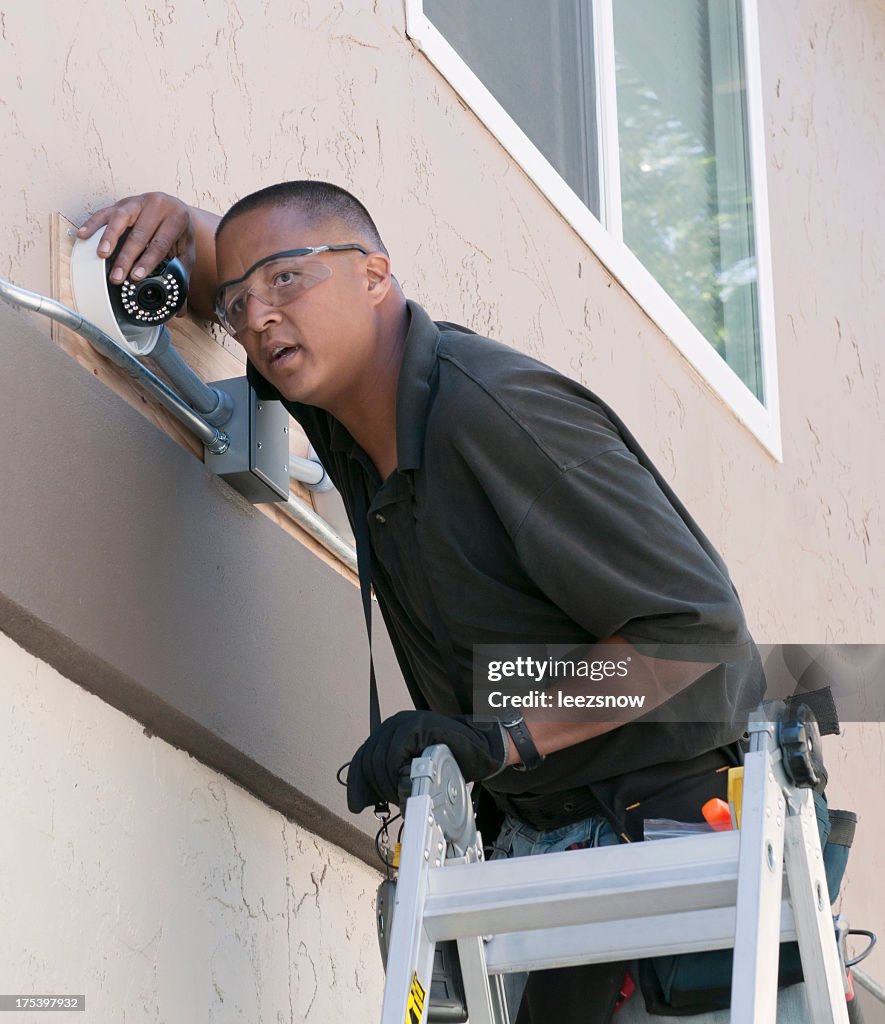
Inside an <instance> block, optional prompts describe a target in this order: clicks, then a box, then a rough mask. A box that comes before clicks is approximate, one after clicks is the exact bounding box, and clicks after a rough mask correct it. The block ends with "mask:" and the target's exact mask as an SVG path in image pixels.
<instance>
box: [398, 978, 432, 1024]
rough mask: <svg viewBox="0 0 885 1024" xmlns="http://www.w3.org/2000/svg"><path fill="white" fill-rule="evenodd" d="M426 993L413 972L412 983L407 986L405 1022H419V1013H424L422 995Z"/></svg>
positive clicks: (414, 1023)
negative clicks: (407, 996) (407, 999)
mask: <svg viewBox="0 0 885 1024" xmlns="http://www.w3.org/2000/svg"><path fill="white" fill-rule="evenodd" d="M426 995H427V993H426V992H425V990H424V987H423V986H422V984H421V982H420V981H418V975H417V974H413V975H412V984H411V987H410V988H409V1001H408V1002H407V1003H406V1020H405V1024H421V1015H422V1014H423V1013H424V997H425V996H426ZM400 1005H402V1004H400Z"/></svg>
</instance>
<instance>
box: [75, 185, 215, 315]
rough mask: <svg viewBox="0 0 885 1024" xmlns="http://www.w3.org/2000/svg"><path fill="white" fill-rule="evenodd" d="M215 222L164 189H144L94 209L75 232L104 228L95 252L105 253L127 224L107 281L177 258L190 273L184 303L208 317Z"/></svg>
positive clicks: (87, 235) (136, 276)
mask: <svg viewBox="0 0 885 1024" xmlns="http://www.w3.org/2000/svg"><path fill="white" fill-rule="evenodd" d="M218 220H219V218H218V217H217V216H216V215H215V214H212V213H207V212H206V211H205V210H198V209H196V208H194V207H190V206H188V205H187V204H186V203H183V202H182V201H181V200H180V199H176V198H175V196H170V195H166V193H165V192H146V193H144V194H143V195H139V196H127V197H126V198H125V199H119V200H118V201H117V202H116V203H114V204H113V205H112V206H105V207H103V208H102V209H101V210H96V212H95V213H93V214H92V216H91V217H90V218H89V219H88V220H87V221H86V222H85V224H83V226H82V227H81V228H80V229H79V231H78V232H77V235H78V236H79V237H80V238H90V237H91V236H92V235H93V234H94V233H95V232H96V231H98V230H99V229H100V228H102V227H104V232H103V234H102V236H101V239H100V240H99V244H98V254H99V256H101V257H108V256H110V255H111V253H112V252H113V251H114V249H115V248H116V246H117V243H118V242H119V240H120V236H121V235H122V234H123V232H124V231H125V230H126V229H127V228H131V230H130V232H129V235H128V237H127V238H126V241H125V243H124V244H123V246H122V248H121V249H120V252H119V253H118V254H117V257H116V259H115V261H114V266H113V268H112V269H111V280H112V281H113V282H114V283H115V284H119V283H121V282H122V281H124V280H125V279H126V278H127V277H131V278H133V279H134V280H136V281H137V280H140V279H141V278H143V277H146V276H147V275H148V274H149V273H150V272H151V271H152V270H153V269H154V267H156V266H157V265H158V264H159V263H160V262H161V261H162V260H164V259H167V258H169V257H172V256H177V257H178V258H179V259H180V260H181V262H182V263H183V264H184V266H185V268H186V269H187V270H188V271H189V272H190V285H189V291H188V306H189V307H190V309H191V310H192V311H193V312H194V313H196V314H197V315H198V316H201V317H204V318H206V319H210V318H211V317H212V315H213V313H212V297H213V293H214V291H215V285H216V274H215V228H216V226H217V224H218Z"/></svg>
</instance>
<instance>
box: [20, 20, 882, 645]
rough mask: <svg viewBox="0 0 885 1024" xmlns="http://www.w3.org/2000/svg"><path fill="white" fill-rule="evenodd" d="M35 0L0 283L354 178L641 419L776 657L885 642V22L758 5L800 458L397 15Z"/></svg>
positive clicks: (779, 288)
mask: <svg viewBox="0 0 885 1024" xmlns="http://www.w3.org/2000/svg"><path fill="white" fill-rule="evenodd" d="M41 6H42V5H41V4H25V3H23V2H21V0H18V2H15V3H13V4H12V5H11V6H10V5H7V8H6V10H5V12H4V14H3V18H2V21H0V32H2V37H0V58H2V59H0V97H2V100H0V136H2V137H3V138H4V140H5V144H4V148H5V151H6V159H5V160H4V164H3V169H2V171H0V174H2V178H3V180H2V185H3V193H2V194H3V199H2V203H3V217H2V223H0V271H2V272H3V273H4V274H6V275H8V276H10V277H12V278H13V279H15V280H17V281H19V282H21V283H23V284H26V285H28V286H31V287H33V288H35V289H39V288H41V287H42V288H46V287H47V286H48V261H47V255H46V254H47V223H48V218H47V214H48V212H49V211H51V210H52V209H60V210H62V212H64V213H66V214H67V215H69V216H71V217H72V218H74V219H75V220H76V219H81V218H82V217H83V216H84V215H85V213H86V212H87V210H89V209H91V208H94V207H95V206H97V205H101V204H104V203H105V202H108V201H110V200H112V199H113V198H114V197H117V196H120V195H124V194H128V193H130V192H133V191H138V190H143V189H146V188H161V189H166V190H168V191H172V192H175V193H178V194H180V195H182V196H183V197H184V198H186V199H187V200H189V201H192V202H196V203H198V204H202V205H204V206H206V207H209V208H214V209H216V210H222V209H224V208H225V207H226V205H227V204H229V202H230V201H231V200H233V199H234V198H235V197H237V196H238V195H240V194H242V193H244V192H246V191H249V190H251V189H253V188H255V187H258V186H261V185H263V184H267V183H269V182H272V181H276V180H280V179H283V178H286V177H292V176H298V175H311V176H325V177H328V178H330V179H332V180H335V181H338V182H340V183H342V184H344V185H346V186H349V187H352V188H353V189H355V190H356V191H357V193H359V194H360V195H361V196H362V197H364V198H365V199H366V201H367V202H368V204H369V206H370V208H371V209H372V210H373V212H374V213H375V215H376V218H377V220H378V222H379V224H380V227H381V230H382V233H383V234H384V236H385V238H386V240H387V242H388V246H389V247H390V248H391V251H392V252H393V255H394V264H395V268H396V270H397V271H398V273H399V276H400V278H401V280H402V281H403V283H404V286H405V288H406V290H407V291H408V292H410V293H411V294H412V295H414V296H415V297H417V298H418V299H420V300H421V301H423V302H424V303H425V304H426V305H427V307H428V308H429V309H430V310H431V312H433V313H434V314H436V315H439V316H443V315H445V316H448V317H451V318H454V319H461V320H463V321H465V322H467V323H469V324H470V325H472V326H473V327H475V328H477V329H479V330H483V331H489V332H491V333H494V334H495V335H497V336H499V337H501V338H502V339H503V340H506V341H509V342H512V343H513V344H515V345H517V346H519V347H521V348H524V349H526V350H528V351H530V352H532V353H534V354H537V355H540V356H542V357H543V358H545V359H547V360H548V361H550V362H553V363H554V364H555V365H557V366H558V367H560V368H561V369H563V370H565V371H567V372H569V373H571V374H573V375H575V376H577V377H579V378H581V379H582V380H583V381H586V382H587V383H588V384H590V385H591V386H593V387H594V388H595V389H596V390H598V391H599V392H600V393H602V394H603V395H604V396H605V397H607V398H608V399H609V400H610V401H611V402H612V403H613V404H614V405H615V406H616V408H618V409H619V411H621V412H622V414H623V415H624V416H625V417H626V418H627V419H628V421H629V422H630V424H631V426H632V427H633V428H634V429H635V432H636V433H637V434H638V436H639V437H640V440H642V441H644V443H645V444H646V445H647V446H648V448H649V450H650V452H651V453H652V454H653V456H654V457H655V458H656V459H657V461H658V462H659V463H660V465H661V467H662V468H663V470H664V471H665V472H666V473H667V475H668V476H669V477H670V478H671V479H672V480H673V481H674V483H675V484H676V486H677V489H678V491H679V493H680V494H681V495H682V496H683V497H684V499H685V500H686V502H687V503H688V505H689V507H690V508H691V509H692V510H693V512H694V513H695V514H696V515H697V517H698V518H699V519H700V521H701V522H702V523H703V525H704V526H705V527H706V529H707V530H708V531H709V533H710V534H711V535H712V537H713V538H714V539H715V540H716V542H717V543H718V544H719V545H720V547H721V548H722V549H723V551H724V552H725V554H726V556H727V558H728V561H729V565H730V566H731V568H732V571H733V574H734V576H735V577H736V579H737V581H738V584H739V586H740V589H741V592H742V594H743V595H744V598H745V603H746V605H747V609H748V613H749V616H750V618H751V620H752V622H753V623H754V625H755V627H756V630H757V633H758V634H759V637H760V639H762V640H766V641H772V642H776V641H792V642H808V641H809V640H812V639H823V638H824V636H828V637H830V638H832V639H837V640H851V641H855V642H858V641H875V640H881V639H883V636H882V624H881V619H880V620H879V621H878V623H877V621H876V618H875V616H876V614H877V613H879V614H881V613H880V608H881V604H882V595H881V569H882V554H881V550H880V549H877V546H876V542H877V540H878V539H879V538H881V536H882V534H883V527H882V518H881V517H882V514H881V511H880V509H879V503H878V501H877V500H876V498H877V496H878V495H880V494H881V493H882V490H883V484H885V468H883V463H882V460H881V459H874V458H872V454H873V453H872V451H871V450H870V448H869V447H868V446H865V444H864V440H865V438H870V437H881V436H882V434H883V428H885V422H883V417H885V413H883V411H882V410H883V405H882V402H881V401H880V397H881V387H882V357H881V355H880V353H879V351H878V350H877V347H876V346H875V338H876V336H877V331H878V325H879V324H880V323H881V322H882V319H883V311H885V310H883V307H885V296H883V293H882V290H881V288H879V287H877V285H878V283H879V281H880V279H881V275H882V264H883V252H882V241H881V239H882V235H883V232H882V230H881V227H882V222H883V217H885V211H883V200H882V198H881V192H880V189H879V187H878V183H877V180H876V174H875V172H874V168H876V167H877V166H880V165H881V163H882V161H883V156H885V154H883V149H885V141H883V138H882V135H881V133H880V132H878V130H877V117H878V114H877V111H878V109H879V106H880V103H881V99H882V97H883V94H885V82H883V76H885V71H883V60H882V57H883V46H885V9H883V7H882V5H881V4H877V3H873V2H866V0H792V2H786V3H778V4H761V5H760V6H761V8H762V9H761V12H760V16H761V21H762V30H761V36H762V41H761V46H762V64H763V68H764V77H765V81H764V86H765V109H766V122H767V135H768V138H767V143H768V165H769V179H770V181H769V188H770V193H771V214H772V243H773V250H774V264H775V288H776V303H777V326H778V359H779V368H780V376H781V405H782V409H783V435H784V451H785V457H784V462H783V464H782V465H780V464H778V463H776V462H774V461H773V460H772V459H771V458H770V457H769V456H767V455H766V454H765V453H764V452H763V451H762V450H761V448H760V446H759V445H758V444H757V443H756V442H755V441H754V440H753V438H752V437H751V436H750V434H749V433H748V431H747V430H746V429H745V428H743V427H742V426H741V425H740V424H738V423H737V422H736V420H735V418H734V417H733V416H732V414H731V413H730V412H729V411H728V410H726V409H725V407H724V406H723V405H722V404H721V403H720V402H719V401H718V400H717V399H716V398H714V397H713V396H712V395H711V394H710V393H709V391H708V390H707V389H706V388H705V387H704V385H703V384H702V383H701V382H700V381H699V380H698V379H697V378H696V376H695V375H694V373H693V371H691V370H689V368H688V367H687V364H686V363H685V362H684V361H683V360H682V358H681V357H680V356H678V355H677V354H676V352H675V349H674V348H673V347H672V346H671V345H670V344H669V343H668V342H667V340H666V339H665V338H663V337H662V336H661V334H660V332H659V331H658V330H657V329H656V328H655V327H654V326H653V325H652V324H651V323H650V322H649V321H648V320H647V318H646V317H645V316H644V314H643V313H641V311H640V310H639V309H638V307H637V306H636V305H635V303H634V302H633V301H632V299H631V298H630V296H629V295H626V294H624V293H623V291H622V290H621V289H619V288H618V286H617V285H616V284H613V283H612V281H611V279H610V278H609V276H608V274H607V273H606V272H605V271H604V270H603V269H602V268H601V267H600V265H599V264H598V261H597V260H596V259H595V258H594V256H593V254H592V253H590V252H589V251H588V250H587V248H586V247H585V246H584V244H583V243H582V242H581V241H580V240H579V239H578V238H577V236H576V235H575V234H574V233H573V232H572V231H571V229H570V228H569V227H568V226H567V225H566V224H565V223H564V222H563V221H562V220H561V219H560V218H559V217H558V216H557V215H556V214H554V213H553V212H552V210H551V209H550V207H549V206H548V205H547V204H546V201H545V200H544V199H543V198H542V197H541V195H540V194H539V193H538V192H537V191H536V190H535V189H534V187H533V186H532V185H531V184H530V183H529V182H528V181H527V179H526V178H525V176H524V175H523V174H522V173H521V171H520V170H519V169H518V168H517V167H515V166H514V165H513V164H512V161H511V160H510V158H509V157H508V156H507V155H506V154H505V153H504V152H503V151H502V150H501V148H500V147H499V146H498V145H497V143H496V142H494V141H493V140H492V139H491V138H490V136H489V135H488V133H487V132H486V131H485V129H484V128H483V127H482V126H481V125H480V124H479V122H478V121H477V120H476V118H475V117H473V115H472V114H470V113H469V112H467V111H465V110H464V108H463V104H462V103H461V102H460V101H459V100H458V99H457V98H456V96H455V94H454V93H453V91H452V90H451V88H450V87H449V86H448V85H447V83H446V82H445V81H444V80H443V79H442V78H441V76H440V75H439V74H438V73H437V72H436V71H435V70H434V69H433V68H432V67H431V66H430V65H429V64H428V62H427V61H426V60H425V58H424V57H423V56H421V55H420V54H419V53H418V52H417V51H416V50H415V49H414V48H413V47H412V46H411V45H410V44H409V43H408V41H407V40H406V39H405V37H404V15H403V12H402V6H401V3H400V0H375V2H374V3H371V2H369V0H362V2H350V3H347V4H343V3H333V2H331V0H321V2H311V3H307V2H300V3H295V4H291V5H288V6H285V7H277V6H275V5H271V6H264V5H258V4H250V5H245V6H244V5H236V4H229V5H228V4H220V5H214V6H212V7H206V6H203V5H200V6H199V7H198V6H196V5H182V4H179V5H172V4H169V3H167V4H162V3H158V4H151V3H128V4H123V5H118V4H112V3H110V2H98V0H92V2H91V3H90V4H89V6H88V17H84V16H83V10H82V9H78V8H76V7H68V8H61V9H55V8H54V9H53V13H52V17H51V18H48V17H43V16H41ZM44 13H45V12H44ZM37 53H39V54H40V59H39V60H35V59H33V55H34V54H37ZM849 413H850V415H849ZM877 558H878V560H879V561H878V563H877V561H876V559H877ZM787 562H789V569H790V571H789V572H781V571H773V569H774V567H776V566H783V565H785V564H786V563H787ZM877 570H879V571H878V573H877Z"/></svg>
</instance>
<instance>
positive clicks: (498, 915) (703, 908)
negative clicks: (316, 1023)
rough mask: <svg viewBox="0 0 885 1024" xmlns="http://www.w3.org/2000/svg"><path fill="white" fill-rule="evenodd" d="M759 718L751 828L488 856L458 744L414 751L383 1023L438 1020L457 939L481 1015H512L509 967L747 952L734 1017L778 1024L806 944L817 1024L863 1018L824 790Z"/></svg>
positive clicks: (752, 760) (746, 800)
mask: <svg viewBox="0 0 885 1024" xmlns="http://www.w3.org/2000/svg"><path fill="white" fill-rule="evenodd" d="M772 717H774V716H772V715H771V713H770V712H768V713H760V712H756V713H754V715H752V716H751V720H750V725H749V730H750V751H749V753H748V754H747V756H746V759H745V764H744V781H743V807H742V815H741V828H740V829H739V830H737V831H728V832H717V833H711V834H709V835H701V836H689V837H685V838H679V839H664V840H656V841H654V842H645V843H633V844H626V845H622V846H614V847H612V846H609V847H600V848H596V849H588V850H575V851H568V852H564V853H550V854H545V855H543V856H537V857H521V858H515V859H510V860H501V861H484V860H483V853H482V840H481V837H480V835H479V834H478V832H477V830H476V824H475V821H474V816H473V810H472V805H471V802H470V799H469V791H468V788H467V786H466V785H465V783H464V780H463V777H462V776H461V773H460V771H459V769H458V766H457V764H456V762H455V760H454V758H453V757H452V755H451V753H450V751H449V749H448V747H446V746H444V745H436V746H432V747H428V749H427V750H425V751H424V755H423V756H422V757H420V758H415V759H414V761H413V762H412V768H411V780H412V795H411V796H410V797H409V798H408V800H407V801H406V804H405V807H404V817H405V823H404V827H403V834H402V844H401V851H400V860H399V873H398V877H397V882H396V896H395V901H394V904H393V910H392V916H391V919H390V921H389V922H388V925H389V931H388V939H389V941H388V955H387V977H386V984H385V991H384V1002H383V1007H382V1012H381V1024H424V1022H425V1021H426V1020H427V1012H428V1008H429V1002H430V1000H429V989H430V978H431V974H432V970H433V959H434V948H435V945H436V943H438V942H442V941H444V940H448V939H455V940H457V948H458V955H459V959H460V964H461V973H462V975H463V980H464V990H465V995H466V1002H467V1008H468V1012H469V1020H470V1024H510V1022H509V1017H508V1014H507V1009H506V1004H505V1000H504V995H503V984H502V976H503V975H504V974H506V973H508V972H511V971H531V970H543V969H545V968H551V967H567V966H572V965H576V964H586V963H601V962H610V961H618V960H633V959H637V958H643V957H649V956H658V955H663V954H671V953H687V952H695V951H699V950H709V949H722V948H729V947H734V950H735V956H734V968H733V975H732V1004H731V1022H732V1024H774V1021H775V1010H776V1003H777V970H778V956H777V945H778V943H779V942H782V941H790V940H794V939H798V942H799V949H800V954H801V959H802V967H803V973H804V975H805V979H806V995H807V1001H808V1005H809V1011H810V1020H811V1021H812V1022H813V1024H848V1013H847V1008H846V1001H845V969H844V967H843V964H842V958H841V956H840V953H839V948H838V945H837V941H836V936H835V932H834V928H833V919H832V915H831V910H830V902H829V897H828V894H827V884H826V878H825V874H824V867H823V859H822V855H821V847H820V840H819V836H818V829H817V821H816V815H815V811H814V803H813V799H812V794H811V790H810V789H801V788H797V787H796V786H795V785H793V784H792V783H791V782H790V780H789V778H788V777H787V774H786V772H785V770H784V767H783V763H782V756H781V754H782V752H781V750H780V747H779V745H778V731H777V725H776V722H774V721H771V720H770V719H771V718H772ZM784 874H786V886H785V885H784Z"/></svg>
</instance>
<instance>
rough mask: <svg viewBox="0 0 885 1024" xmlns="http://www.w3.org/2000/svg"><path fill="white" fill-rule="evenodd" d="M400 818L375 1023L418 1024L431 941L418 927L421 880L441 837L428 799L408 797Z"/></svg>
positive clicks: (426, 996) (423, 1011)
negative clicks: (383, 973) (383, 972)
mask: <svg viewBox="0 0 885 1024" xmlns="http://www.w3.org/2000/svg"><path fill="white" fill-rule="evenodd" d="M404 817H405V824H404V826H403V839H402V847H401V853H400V868H399V874H398V876H397V883H396V898H395V902H394V908H393V914H392V922H391V927H390V945H389V948H388V953H387V978H386V982H385V986H384V1001H383V1004H382V1007H381V1024H404V1022H405V1024H423V1022H424V1021H426V1019H427V1010H428V1007H429V1003H430V979H431V976H432V974H433V953H434V948H435V943H434V942H433V940H432V939H430V938H429V937H428V935H427V932H426V930H425V928H424V903H425V898H426V894H427V877H428V874H429V873H430V871H431V865H434V866H435V864H436V860H435V858H434V857H433V856H432V854H433V853H435V852H436V850H437V847H438V844H439V843H441V842H442V841H443V836H442V829H441V828H440V827H439V825H438V824H437V823H436V819H435V817H434V815H433V807H432V803H431V799H430V797H429V796H412V797H409V799H408V800H407V801H406V806H405V815H404ZM437 856H438V854H437ZM416 979H417V982H418V986H420V987H419V988H418V989H417V990H416V989H413V984H414V981H415V980H416ZM422 992H423V996H421V995H420V993H422ZM416 995H417V998H416ZM416 1010H417V1013H416Z"/></svg>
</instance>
